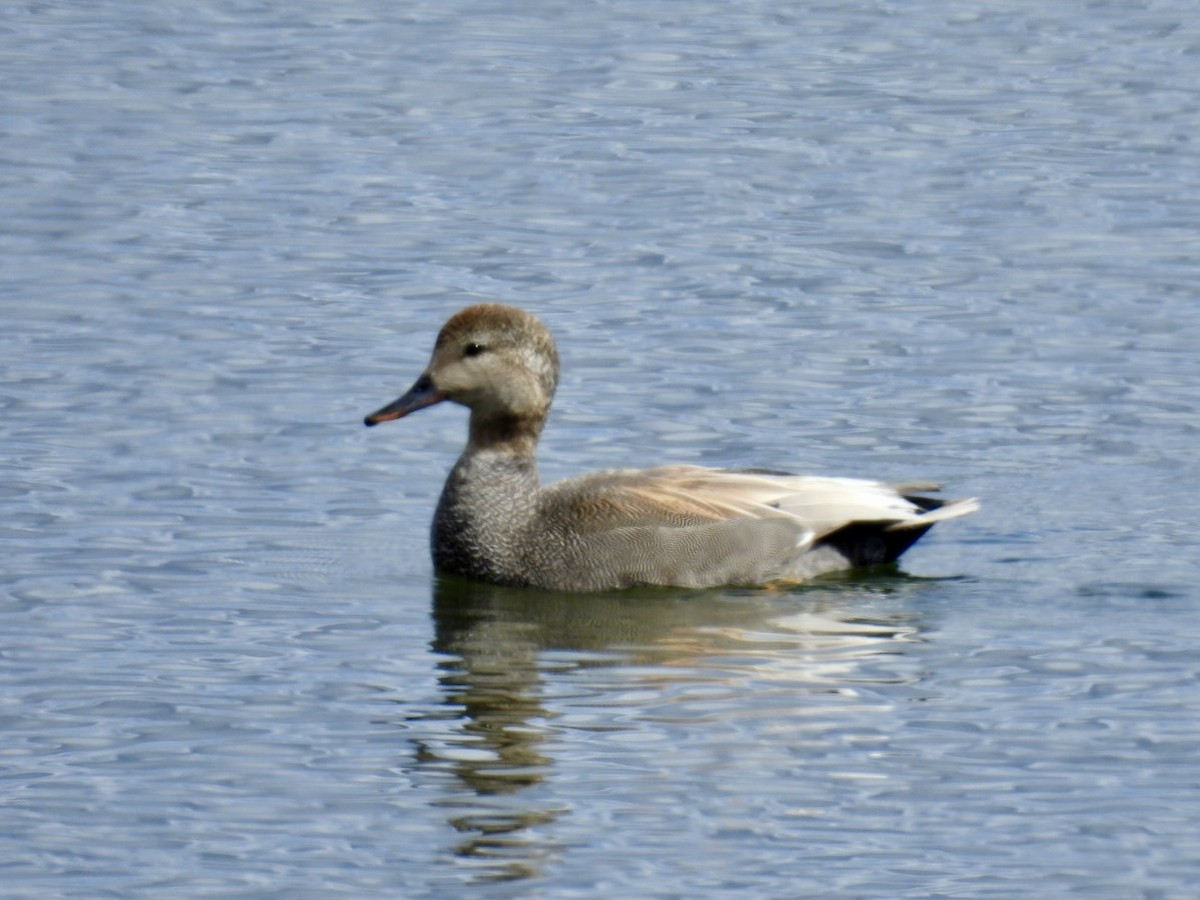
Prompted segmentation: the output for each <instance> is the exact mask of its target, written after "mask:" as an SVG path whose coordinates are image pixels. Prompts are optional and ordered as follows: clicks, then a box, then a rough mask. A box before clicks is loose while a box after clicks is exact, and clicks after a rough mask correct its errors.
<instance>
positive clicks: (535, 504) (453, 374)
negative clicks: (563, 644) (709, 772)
mask: <svg viewBox="0 0 1200 900" xmlns="http://www.w3.org/2000/svg"><path fill="white" fill-rule="evenodd" d="M558 372H559V363H558V351H557V350H556V348H555V345H554V339H553V338H552V337H551V335H550V332H549V330H548V329H547V328H546V326H545V325H543V324H542V323H541V322H540V321H539V320H538V319H537V318H535V317H534V316H532V315H530V314H529V313H527V312H525V311H524V310H521V309H517V308H515V307H511V306H503V305H500V304H495V303H481V304H477V305H475V306H470V307H467V308H466V309H464V310H462V311H460V312H458V313H456V314H455V315H454V316H452V317H451V318H450V320H449V321H447V322H446V324H445V325H444V326H443V327H442V330H441V332H440V333H439V334H438V336H437V340H436V341H435V342H434V345H433V355H432V358H431V359H430V361H429V365H428V367H427V368H426V369H425V371H424V373H423V374H422V375H421V377H420V378H418V379H417V381H416V383H415V384H414V385H413V386H412V387H411V388H410V389H409V391H408V392H407V393H406V394H404V395H403V396H402V397H400V398H399V399H397V400H396V401H394V402H392V403H389V404H388V405H387V406H385V407H383V408H382V409H380V410H378V411H376V412H374V413H372V414H371V415H369V416H367V417H366V419H365V420H364V422H365V424H367V425H378V424H379V423H380V422H386V421H388V420H390V419H399V418H401V417H403V416H407V415H408V414H409V413H412V412H416V411H417V410H419V409H424V408H425V407H427V406H432V405H434V404H435V403H441V402H442V401H444V400H449V401H451V402H454V403H459V404H461V405H463V406H465V407H467V408H468V409H469V410H470V411H471V419H470V425H469V429H468V437H467V446H466V449H464V450H463V452H462V455H461V456H460V457H459V458H458V462H456V463H455V464H454V468H453V469H451V470H450V475H449V477H448V478H447V479H446V485H445V487H444V489H443V490H442V496H441V500H440V501H439V502H438V506H437V512H436V513H435V515H434V518H433V532H432V546H433V562H434V566H435V567H436V568H437V570H438V571H439V572H444V573H452V574H457V575H462V576H466V577H469V578H475V579H480V580H484V581H489V582H494V583H496V584H503V585H511V586H517V587H534V588H545V589H551V590H559V591H600V590H611V589H618V588H626V587H632V586H635V585H638V586H640V585H674V586H681V587H693V588H698V587H716V586H721V585H762V584H771V583H790V582H801V581H805V580H807V579H810V578H813V577H815V576H817V575H821V574H824V573H827V572H833V571H837V570H841V569H848V568H852V567H856V566H866V565H873V564H877V563H884V562H891V561H893V560H895V559H896V558H898V557H899V556H900V554H902V553H903V552H904V551H905V550H907V549H908V548H909V547H910V546H911V545H912V544H913V543H914V542H915V541H916V540H917V539H918V538H920V537H921V535H923V534H924V533H925V532H926V531H927V530H928V529H929V527H930V526H931V525H933V524H934V523H935V522H940V521H942V520H944V519H952V518H956V517H958V516H963V515H966V514H968V513H971V512H974V511H975V510H976V509H978V505H979V504H978V503H977V501H975V500H974V499H970V500H958V501H954V502H947V501H942V500H938V499H934V498H931V497H925V496H921V495H922V494H924V493H927V492H931V491H936V490H937V489H938V487H939V486H938V485H935V484H899V485H888V484H881V483H878V482H874V481H863V480H859V479H854V478H828V477H819V476H811V475H791V474H787V473H784V472H776V471H772V470H767V469H711V468H705V467H702V466H694V465H668V466H658V467H656V468H650V469H613V470H607V471H600V472H594V473H592V474H589V475H581V476H579V477H576V478H569V479H566V480H564V481H560V482H557V483H556V484H551V485H548V486H543V485H542V484H541V483H540V481H539V480H538V469H537V457H536V451H537V442H538V437H539V435H540V434H541V431H542V426H543V425H544V424H545V421H546V416H547V414H548V413H549V411H550V402H551V400H552V398H553V397H554V390H555V387H556V386H557V384H558Z"/></svg>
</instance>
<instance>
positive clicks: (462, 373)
mask: <svg viewBox="0 0 1200 900" xmlns="http://www.w3.org/2000/svg"><path fill="white" fill-rule="evenodd" d="M557 385H558V351H557V350H556V349H555V347H554V338H552V337H551V336H550V332H549V330H548V329H547V328H546V326H545V325H543V324H542V323H541V322H540V321H538V319H536V318H535V317H534V316H532V315H530V314H529V313H527V312H525V311H524V310H521V309H517V308H516V307H513V306H503V305H501V304H498V303H479V304H477V305H475V306H468V307H467V308H466V309H464V310H461V311H460V312H457V313H455V314H454V315H453V316H452V317H451V318H450V320H449V321H448V322H446V324H445V325H443V326H442V330H441V331H440V332H439V333H438V336H437V341H436V342H435V343H434V345H433V356H432V357H431V358H430V360H429V365H428V366H427V367H426V369H425V371H424V373H422V375H421V377H420V378H418V379H417V381H416V384H414V385H413V386H412V387H411V388H409V390H408V393H406V394H405V395H404V396H402V397H400V398H399V399H397V400H395V401H394V402H392V403H389V404H388V405H387V406H385V407H383V408H382V409H380V410H377V411H375V412H373V413H371V415H369V416H367V417H366V419H364V423H365V424H367V425H378V424H379V423H380V422H387V421H388V420H390V419H399V418H401V417H403V416H407V415H408V414H409V413H411V412H416V411H417V410H418V409H424V408H425V407H426V406H432V405H433V404H435V403H441V402H442V401H443V400H450V401H452V402H454V403H461V404H462V405H463V406H466V407H469V408H470V410H471V421H472V429H473V431H474V429H475V428H476V426H477V425H484V426H486V425H489V424H490V425H491V426H493V427H494V426H495V425H497V424H501V423H515V422H521V423H527V426H532V427H533V428H534V431H535V433H536V431H539V430H540V429H541V423H542V422H543V421H544V420H545V418H546V414H547V412H549V410H550V401H551V399H552V398H553V397H554V389H555V387H556V386H557Z"/></svg>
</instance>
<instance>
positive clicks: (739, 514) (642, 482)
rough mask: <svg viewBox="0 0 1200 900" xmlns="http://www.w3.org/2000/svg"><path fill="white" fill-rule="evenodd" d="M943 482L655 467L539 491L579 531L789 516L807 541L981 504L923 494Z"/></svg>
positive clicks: (923, 522) (928, 520)
mask: <svg viewBox="0 0 1200 900" xmlns="http://www.w3.org/2000/svg"><path fill="white" fill-rule="evenodd" d="M939 488H940V485H936V484H927V483H909V484H895V485H889V484H883V483H881V482H877V481H866V480H862V479H857V478H827V477H822V476H815V475H790V474H787V473H781V472H770V471H764V470H755V469H709V468H704V467H702V466H686V465H679V466H658V467H656V468H652V469H614V470H610V471H606V472H596V473H594V474H591V475H585V476H583V477H581V478H572V479H569V480H567V481H562V482H559V483H558V484H556V485H552V486H551V487H549V488H548V489H547V490H546V491H544V492H543V501H544V503H545V505H546V507H547V512H549V513H551V514H552V515H553V514H554V513H557V515H558V516H560V517H563V518H564V519H570V520H571V524H572V526H573V527H574V528H575V529H576V530H579V531H586V532H592V531H603V530H607V529H609V528H616V527H631V526H634V527H636V526H639V525H677V526H681V527H682V526H689V525H699V524H706V523H712V522H720V521H727V520H731V519H756V520H776V519H784V520H787V521H790V522H791V523H793V524H794V525H795V526H797V527H798V528H800V529H802V530H803V531H804V532H807V533H809V534H811V539H812V540H814V541H815V540H819V539H820V538H822V537H824V536H825V535H827V534H831V533H833V532H835V531H837V530H838V529H840V528H844V527H845V526H847V525H850V524H853V523H856V522H877V523H883V524H886V525H888V526H890V527H892V528H897V529H901V528H918V527H923V526H927V525H931V524H933V523H934V522H938V521H942V520H943V519H950V518H955V517H957V516H963V515H966V514H968V513H970V512H974V511H975V510H976V509H978V503H977V501H975V500H973V499H972V500H959V501H954V502H944V501H941V500H938V499H935V498H931V497H922V496H919V494H921V493H929V492H932V491H936V490H938V489H939Z"/></svg>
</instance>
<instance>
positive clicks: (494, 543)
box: [433, 416, 541, 583]
mask: <svg viewBox="0 0 1200 900" xmlns="http://www.w3.org/2000/svg"><path fill="white" fill-rule="evenodd" d="M540 430H541V423H540V422H538V423H536V425H532V426H531V425H530V423H527V422H522V421H519V420H512V419H509V420H496V419H492V420H489V421H486V422H480V421H477V420H476V417H475V416H472V417H471V430H470V439H469V440H468V442H467V446H466V449H464V450H463V453H462V456H460V457H459V458H458V462H457V463H455V464H454V468H453V469H451V470H450V475H449V477H448V478H447V479H446V486H445V488H444V489H443V490H442V498H441V500H440V501H439V502H438V509H437V514H436V516H435V517H434V523H433V532H434V533H433V555H434V565H435V566H436V567H437V569H438V570H439V571H442V572H453V573H456V574H459V575H466V576H469V577H473V578H482V579H486V580H490V581H497V582H501V583H505V582H507V583H519V580H520V579H519V573H520V570H521V567H520V564H519V560H518V552H519V540H520V535H521V533H522V531H523V529H524V527H525V526H526V525H527V524H528V523H529V522H530V520H531V519H532V518H533V516H534V514H535V511H536V505H537V494H538V488H539V483H538V471H537V458H536V456H535V451H536V449H537V437H538V432H539V431H540Z"/></svg>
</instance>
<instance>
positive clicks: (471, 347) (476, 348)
mask: <svg viewBox="0 0 1200 900" xmlns="http://www.w3.org/2000/svg"><path fill="white" fill-rule="evenodd" d="M486 351H487V347H485V346H483V344H467V346H465V347H463V356H479V355H480V354H481V353H484V352H486Z"/></svg>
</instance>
